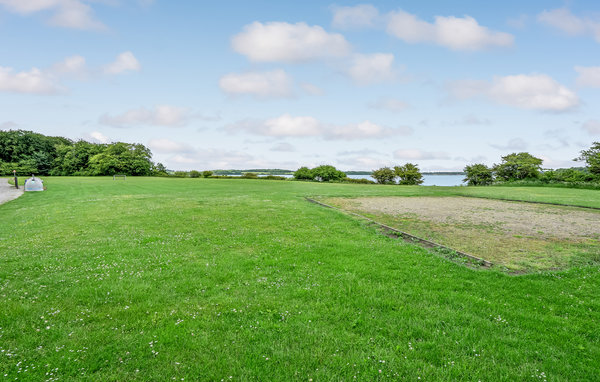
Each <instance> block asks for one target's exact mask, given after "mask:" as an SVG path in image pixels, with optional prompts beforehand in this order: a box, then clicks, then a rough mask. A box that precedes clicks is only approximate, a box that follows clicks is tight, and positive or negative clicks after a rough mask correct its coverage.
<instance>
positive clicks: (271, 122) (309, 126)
mask: <svg viewBox="0 0 600 382" xmlns="http://www.w3.org/2000/svg"><path fill="white" fill-rule="evenodd" d="M225 130H227V131H229V132H231V133H236V132H246V133H251V134H256V135H262V136H268V137H276V138H283V137H320V138H323V139H328V140H358V139H377V138H384V137H391V136H395V135H409V134H411V133H412V129H411V128H409V127H399V128H390V127H384V126H381V125H377V124H375V123H373V122H370V121H363V122H360V123H354V124H347V125H334V124H326V123H323V122H321V121H319V120H317V119H316V118H314V117H310V116H300V117H294V116H291V115H289V114H283V115H281V116H279V117H277V118H271V119H267V120H262V121H261V120H243V121H239V122H236V123H233V124H230V125H227V126H225Z"/></svg>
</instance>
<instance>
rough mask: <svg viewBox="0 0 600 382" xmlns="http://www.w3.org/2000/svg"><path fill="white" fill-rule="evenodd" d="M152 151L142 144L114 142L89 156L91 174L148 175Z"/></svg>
mask: <svg viewBox="0 0 600 382" xmlns="http://www.w3.org/2000/svg"><path fill="white" fill-rule="evenodd" d="M151 158H152V153H151V152H150V150H149V149H148V148H146V147H145V146H144V145H142V144H137V143H136V144H132V143H123V142H116V143H111V144H109V145H107V146H106V149H105V150H104V151H102V152H101V153H99V154H96V155H94V156H93V157H91V158H90V166H89V167H90V171H91V173H92V175H115V174H125V175H150V170H151V168H152V161H151Z"/></svg>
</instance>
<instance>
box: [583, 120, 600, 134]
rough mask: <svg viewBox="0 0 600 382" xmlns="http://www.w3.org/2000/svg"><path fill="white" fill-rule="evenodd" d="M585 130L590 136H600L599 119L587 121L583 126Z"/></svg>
mask: <svg viewBox="0 0 600 382" xmlns="http://www.w3.org/2000/svg"><path fill="white" fill-rule="evenodd" d="M581 127H582V128H583V130H585V131H587V133H588V134H589V135H600V121H598V120H597V119H590V120H589V121H586V122H585V123H584V124H583V125H582V126H581Z"/></svg>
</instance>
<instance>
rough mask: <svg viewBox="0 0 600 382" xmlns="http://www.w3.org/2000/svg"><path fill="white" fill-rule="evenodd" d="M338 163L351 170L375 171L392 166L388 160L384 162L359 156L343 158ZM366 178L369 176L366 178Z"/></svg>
mask: <svg viewBox="0 0 600 382" xmlns="http://www.w3.org/2000/svg"><path fill="white" fill-rule="evenodd" d="M338 163H339V164H341V165H344V166H346V167H350V171H351V170H373V169H377V168H381V167H387V166H391V165H392V164H391V163H390V161H388V160H382V159H379V158H373V157H370V156H357V157H349V158H342V159H340V160H338ZM364 177H365V178H366V177H367V175H365V176H364Z"/></svg>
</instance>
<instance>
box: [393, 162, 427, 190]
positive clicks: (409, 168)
mask: <svg viewBox="0 0 600 382" xmlns="http://www.w3.org/2000/svg"><path fill="white" fill-rule="evenodd" d="M394 171H395V172H396V176H398V178H400V180H399V181H398V184H401V185H419V184H421V183H423V174H421V170H419V167H417V165H415V164H412V163H407V164H405V165H404V166H396V167H394Z"/></svg>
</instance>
